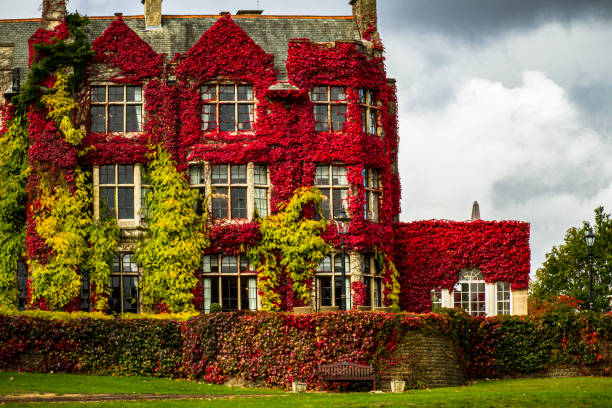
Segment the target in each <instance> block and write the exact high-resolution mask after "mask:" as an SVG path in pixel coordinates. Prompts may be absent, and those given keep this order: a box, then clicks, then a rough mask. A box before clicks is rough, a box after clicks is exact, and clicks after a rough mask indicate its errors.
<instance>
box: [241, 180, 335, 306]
mask: <svg viewBox="0 0 612 408" xmlns="http://www.w3.org/2000/svg"><path fill="white" fill-rule="evenodd" d="M321 199H322V196H321V192H320V191H319V190H317V189H314V188H309V187H302V188H299V189H297V190H296V191H295V193H294V195H293V197H292V198H291V200H290V201H289V203H288V204H286V205H284V206H283V207H282V208H281V209H280V211H279V212H278V213H276V214H274V215H271V216H269V217H267V218H264V219H263V220H262V221H261V240H260V241H259V243H258V245H257V246H255V247H252V248H250V249H249V251H248V256H249V259H250V261H251V264H252V265H253V266H254V267H255V268H256V269H257V288H258V289H259V291H260V292H261V293H262V299H261V306H262V309H263V310H279V309H280V303H281V299H280V295H279V293H278V292H277V291H276V290H275V289H276V288H278V285H279V275H280V274H281V273H283V271H286V272H287V274H288V275H289V277H290V278H291V279H292V280H293V287H292V289H293V292H294V293H295V295H296V298H297V299H299V300H301V301H302V302H304V304H310V283H311V282H312V278H313V275H314V272H315V271H316V269H317V267H318V266H319V264H320V263H321V261H323V258H324V257H325V255H326V254H327V253H328V252H329V245H328V244H327V243H325V241H324V240H323V238H321V233H322V232H323V230H324V229H325V226H326V223H325V219H323V218H321V219H320V220H314V219H309V218H305V217H304V214H303V212H304V208H305V207H307V206H311V205H314V206H315V208H316V209H317V210H318V211H319V212H320V207H321Z"/></svg>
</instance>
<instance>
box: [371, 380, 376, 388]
mask: <svg viewBox="0 0 612 408" xmlns="http://www.w3.org/2000/svg"><path fill="white" fill-rule="evenodd" d="M372 385H373V386H374V389H373V390H372V391H376V378H374V379H373V380H372Z"/></svg>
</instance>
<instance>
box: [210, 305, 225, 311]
mask: <svg viewBox="0 0 612 408" xmlns="http://www.w3.org/2000/svg"><path fill="white" fill-rule="evenodd" d="M221 310H223V309H221V305H220V304H218V303H211V304H210V313H218V312H220V311H221Z"/></svg>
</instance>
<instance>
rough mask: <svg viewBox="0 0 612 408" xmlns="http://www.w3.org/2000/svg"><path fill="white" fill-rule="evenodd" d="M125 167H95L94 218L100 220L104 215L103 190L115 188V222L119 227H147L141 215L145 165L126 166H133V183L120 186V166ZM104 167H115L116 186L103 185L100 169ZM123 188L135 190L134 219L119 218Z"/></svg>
mask: <svg viewBox="0 0 612 408" xmlns="http://www.w3.org/2000/svg"><path fill="white" fill-rule="evenodd" d="M123 165H124V164H120V163H113V164H104V165H98V166H94V167H93V183H94V217H95V218H96V219H100V217H101V216H103V215H104V214H102V206H101V200H102V194H101V191H102V189H103V188H114V189H115V209H116V211H115V220H116V221H117V225H118V226H119V227H120V228H133V227H139V226H144V225H145V222H144V217H142V214H141V209H142V208H141V206H142V189H143V184H142V176H143V171H144V169H143V167H144V165H143V164H141V163H132V164H126V165H127V166H133V171H134V175H133V183H131V184H119V183H118V182H119V179H118V174H119V167H118V166H123ZM102 166H114V167H115V182H114V184H101V183H100V169H101V168H102ZM147 186H149V188H150V185H148V184H145V185H144V187H145V188H146V187H147ZM121 187H123V188H132V189H133V200H134V214H133V218H119V202H118V196H119V192H118V189H119V188H121Z"/></svg>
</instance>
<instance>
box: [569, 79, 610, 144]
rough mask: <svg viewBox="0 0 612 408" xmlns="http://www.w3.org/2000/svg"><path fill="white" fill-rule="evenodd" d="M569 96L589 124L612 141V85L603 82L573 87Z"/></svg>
mask: <svg viewBox="0 0 612 408" xmlns="http://www.w3.org/2000/svg"><path fill="white" fill-rule="evenodd" d="M569 95H570V97H571V99H572V101H573V102H574V103H576V106H577V107H578V108H579V109H580V113H581V115H582V117H583V118H584V122H585V124H588V126H590V127H591V128H593V129H594V130H595V131H597V132H598V133H600V134H601V135H604V136H606V137H608V138H610V139H612V132H611V131H610V129H612V84H605V83H602V82H598V83H592V84H581V85H575V86H572V87H571V88H570V89H569Z"/></svg>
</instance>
